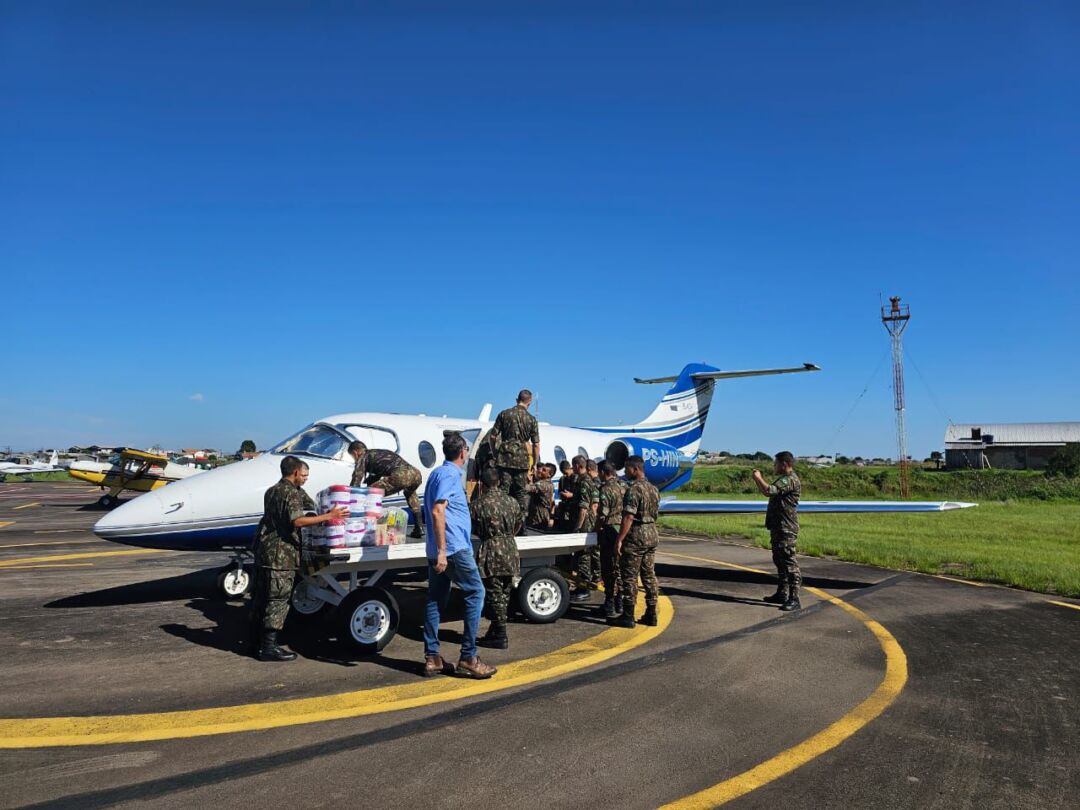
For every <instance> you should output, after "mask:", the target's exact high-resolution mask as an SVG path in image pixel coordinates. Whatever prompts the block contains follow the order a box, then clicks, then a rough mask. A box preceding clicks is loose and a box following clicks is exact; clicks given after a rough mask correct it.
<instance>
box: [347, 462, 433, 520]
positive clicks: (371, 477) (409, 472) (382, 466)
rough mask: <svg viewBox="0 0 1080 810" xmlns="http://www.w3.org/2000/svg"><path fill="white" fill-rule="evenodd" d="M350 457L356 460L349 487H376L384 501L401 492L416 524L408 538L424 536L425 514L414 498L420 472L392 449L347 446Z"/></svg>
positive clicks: (420, 478) (419, 482)
mask: <svg viewBox="0 0 1080 810" xmlns="http://www.w3.org/2000/svg"><path fill="white" fill-rule="evenodd" d="M349 455H351V456H352V457H353V459H355V461H356V466H355V467H354V468H353V474H352V481H350V482H349V486H352V487H378V488H379V489H381V490H382V491H383V497H384V498H385V497H389V496H390V495H393V494H394V493H397V492H400V493H402V494H403V495H404V496H405V502H406V503H408V504H409V509H411V510H412V513H413V520H414V521H415V522H414V523H413V528H412V531H411V532H409V537H412V538H414V539H416V540H419V539H420V538H421V537H423V536H424V534H423V526H424V511H423V510H422V509H421V508H420V499H419V498H418V497H416V490H418V489H419V488H420V484H421V482H422V481H423V478H422V477H421V475H420V471H419V470H418V469H416V467H414V466H412V465H411V464H410V463H409V462H407V461H406V460H405V459H403V458H402V457H401V456H399V455H398V454H397V453H395V452H394V451H393V450H368V449H367V445H366V444H364V443H363V442H359V441H358V442H353V443H352V444H350V445H349Z"/></svg>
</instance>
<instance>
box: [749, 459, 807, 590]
mask: <svg viewBox="0 0 1080 810" xmlns="http://www.w3.org/2000/svg"><path fill="white" fill-rule="evenodd" d="M773 470H774V472H775V473H776V475H777V476H778V477H777V479H776V480H775V481H773V482H772V483H771V484H770V483H769V482H768V481H766V480H765V477H764V476H763V475H762V474H761V471H760V470H754V483H755V484H757V488H758V489H759V490H760V491H761V494H762V495H768V496H769V506H768V508H767V509H766V510H765V528H766V529H768V530H769V540H770V545H771V546H772V558H773V564H774V565H775V566H776V578H777V585H776V593H774V594H773V595H772V596H766V597H765V601H766V602H772V603H773V604H778V605H780V610H783V611H790V610H798V609H799V608H801V607H802V603H801V602H800V601H799V587H800V586H801V585H802V572H801V571H800V570H799V562H798V560H796V559H795V544H796V542H797V541H798V539H799V514H798V509H799V496H800V495H801V494H802V483H801V482H800V481H799V476H797V475H796V474H795V457H794V456H793V455H792V454H791V453H789V452H788V451H787V450H784V451H783V452H780V453H777V454H776V459H775V463H774V465H773Z"/></svg>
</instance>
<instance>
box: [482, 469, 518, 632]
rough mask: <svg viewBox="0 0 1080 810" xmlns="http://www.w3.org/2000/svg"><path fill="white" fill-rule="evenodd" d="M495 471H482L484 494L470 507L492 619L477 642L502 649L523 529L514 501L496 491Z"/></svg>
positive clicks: (497, 484)
mask: <svg viewBox="0 0 1080 810" xmlns="http://www.w3.org/2000/svg"><path fill="white" fill-rule="evenodd" d="M499 482H500V476H499V471H498V470H492V469H487V470H484V472H483V474H482V477H481V479H480V484H481V486H482V487H483V492H482V493H481V494H480V497H479V498H478V499H477V500H476V501H475V502H474V503H473V505H472V528H473V534H475V535H476V538H477V540H479V542H480V547H479V549H478V550H477V553H476V560H477V567H479V569H480V576H481V578H482V579H483V580H484V592H485V597H484V610H485V612H486V613H487V615H488V619H490V620H491V624H490V625H488V631H487V633H486V634H485V635H484V636H483V638H481V639H479V640H478V641H477V642H476V643H477V644H479V645H480V646H481V647H492V648H494V649H497V650H505V649H506V648H507V647H508V646H509V643H510V642H509V639H507V637H506V614H507V609H508V607H509V605H510V594H511V592H512V591H513V589H514V577H516V576H518V574H520V573H521V560H520V559H519V558H518V548H517V541H516V540H515V539H514V538H515V537H516V536H517V534H518V532H520V531H521V529H522V513H521V509H520V508H519V507H518V503H517V501H515V500H514V499H513V498H511V497H510V496H509V495H507V494H506V493H505V492H503V491H502V490H501V489H500V488H499Z"/></svg>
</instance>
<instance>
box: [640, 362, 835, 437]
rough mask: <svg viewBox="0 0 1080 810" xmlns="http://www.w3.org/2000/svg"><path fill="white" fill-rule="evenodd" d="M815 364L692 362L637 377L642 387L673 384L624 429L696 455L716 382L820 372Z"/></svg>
mask: <svg viewBox="0 0 1080 810" xmlns="http://www.w3.org/2000/svg"><path fill="white" fill-rule="evenodd" d="M820 370H821V369H820V368H818V367H817V366H815V365H814V364H812V363H804V364H803V365H801V366H798V367H795V368H768V369H753V370H747V371H721V370H720V369H718V368H714V367H713V366H707V365H704V364H702V363H691V364H689V365H688V366H686V367H685V368H683V370H682V371H681V372H679V373H678V374H677V375H674V376H670V377H654V378H652V379H641V378H639V377H635V378H634V382H636V383H639V384H641V385H650V384H656V383H671V387H670V388H669V389H668V390H667V393H665V394H664V396H663V398H662V399H661V400H660V402H659V403H658V404H657V406H656V408H654V409H653V412H652V413H650V414H649V415H648V416H646V417H645V419H644V420H642V421H641V422H638V423H637V424H636V425H632V426H629V429H627V428H623V430H624V432H630V433H633V434H637V435H640V436H642V438H647V439H653V440H656V441H659V442H664V443H665V444H669V445H671V446H672V447H675V448H677V449H678V450H679V452H680V453H682V454H683V455H686V456H695V455H697V452H698V448H699V447H700V446H701V434H702V433H703V432H704V430H705V420H706V419H708V417H709V408H710V406H711V405H712V397H713V390H714V389H715V387H716V381H717V380H730V379H736V378H740V377H762V376H768V375H772V374H796V373H800V372H806V371H820Z"/></svg>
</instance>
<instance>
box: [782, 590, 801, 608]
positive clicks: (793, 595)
mask: <svg viewBox="0 0 1080 810" xmlns="http://www.w3.org/2000/svg"><path fill="white" fill-rule="evenodd" d="M801 608H802V602H800V601H799V589H798V588H792V589H791V590H790V591H789V592H788V598H787V601H786V602H784V604H782V605H781V606H780V609H781V610H782V611H784V612H785V613H787V612H789V611H792V610H799V609H801Z"/></svg>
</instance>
